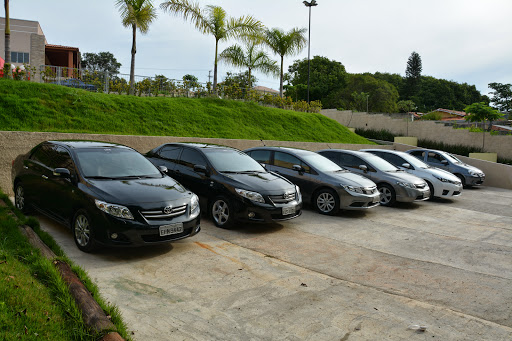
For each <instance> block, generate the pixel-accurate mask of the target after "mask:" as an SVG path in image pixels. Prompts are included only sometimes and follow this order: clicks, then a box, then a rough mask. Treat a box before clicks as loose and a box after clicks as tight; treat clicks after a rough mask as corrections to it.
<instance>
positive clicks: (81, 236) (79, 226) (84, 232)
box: [75, 214, 91, 247]
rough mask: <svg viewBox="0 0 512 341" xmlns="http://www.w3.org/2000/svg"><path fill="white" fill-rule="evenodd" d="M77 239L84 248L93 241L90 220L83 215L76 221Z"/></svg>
mask: <svg viewBox="0 0 512 341" xmlns="http://www.w3.org/2000/svg"><path fill="white" fill-rule="evenodd" d="M75 239H76V242H77V243H78V244H79V245H80V246H83V247H86V246H87V245H88V244H89V241H90V239H91V229H90V226H89V220H88V219H87V217H86V216H85V215H83V214H80V215H79V216H78V217H76V220H75Z"/></svg>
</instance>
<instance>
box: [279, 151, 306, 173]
mask: <svg viewBox="0 0 512 341" xmlns="http://www.w3.org/2000/svg"><path fill="white" fill-rule="evenodd" d="M294 165H299V166H301V167H302V168H304V169H305V170H306V172H307V173H310V172H311V169H310V167H309V166H308V165H307V164H305V163H304V162H302V161H301V160H299V159H298V158H296V157H295V156H293V155H290V154H287V153H282V152H275V154H274V166H277V167H283V168H287V169H292V167H293V166H294Z"/></svg>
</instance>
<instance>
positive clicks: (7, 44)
mask: <svg viewBox="0 0 512 341" xmlns="http://www.w3.org/2000/svg"><path fill="white" fill-rule="evenodd" d="M4 8H5V65H6V67H5V69H6V70H7V72H6V73H5V75H4V77H5V78H12V72H11V21H10V19H9V0H4Z"/></svg>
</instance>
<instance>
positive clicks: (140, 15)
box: [116, 0, 157, 95]
mask: <svg viewBox="0 0 512 341" xmlns="http://www.w3.org/2000/svg"><path fill="white" fill-rule="evenodd" d="M116 7H117V8H118V9H119V12H120V13H121V19H122V20H123V26H124V27H131V28H132V61H131V65H130V92H129V93H130V95H133V94H134V93H135V53H137V45H136V37H137V29H138V30H139V31H140V33H142V34H146V33H147V32H148V31H149V25H150V24H151V23H152V22H153V21H154V20H155V19H156V16H157V14H156V8H154V7H153V4H152V3H151V0H116Z"/></svg>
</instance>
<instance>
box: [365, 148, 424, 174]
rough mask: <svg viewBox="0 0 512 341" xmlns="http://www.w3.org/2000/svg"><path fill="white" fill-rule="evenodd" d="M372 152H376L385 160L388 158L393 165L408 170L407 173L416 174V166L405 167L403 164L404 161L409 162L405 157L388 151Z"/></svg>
mask: <svg viewBox="0 0 512 341" xmlns="http://www.w3.org/2000/svg"><path fill="white" fill-rule="evenodd" d="M372 154H375V155H377V156H378V157H380V158H383V159H384V160H386V161H387V162H389V163H390V164H392V165H393V166H395V167H398V168H399V169H402V170H404V171H406V172H407V173H410V174H414V167H413V166H411V167H412V169H411V168H405V167H404V166H403V165H404V163H407V164H408V163H409V162H407V161H406V160H405V159H404V158H402V157H401V156H399V155H396V154H392V153H386V152H376V153H372Z"/></svg>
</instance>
